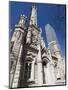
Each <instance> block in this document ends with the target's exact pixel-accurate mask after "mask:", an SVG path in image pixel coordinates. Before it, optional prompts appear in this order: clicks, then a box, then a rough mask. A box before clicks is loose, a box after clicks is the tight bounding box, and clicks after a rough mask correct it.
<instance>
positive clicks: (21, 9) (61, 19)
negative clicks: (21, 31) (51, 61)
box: [9, 1, 66, 56]
mask: <svg viewBox="0 0 68 90" xmlns="http://www.w3.org/2000/svg"><path fill="white" fill-rule="evenodd" d="M32 5H35V6H36V7H37V24H38V27H39V28H40V27H41V28H42V37H43V39H44V41H45V43H46V47H47V46H48V45H47V40H46V33H45V25H46V24H50V25H51V26H52V27H53V28H54V29H55V32H56V36H57V39H58V42H59V45H60V48H61V52H62V55H63V56H65V47H66V44H65V42H66V27H65V26H66V25H65V24H66V21H65V18H66V17H65V15H66V14H65V13H66V12H65V5H58V4H44V3H42V4H41V3H27V2H14V1H10V2H9V29H10V37H12V34H13V32H14V28H15V24H18V22H19V20H20V16H21V14H22V15H23V14H25V15H26V16H27V26H29V20H30V15H31V7H32Z"/></svg>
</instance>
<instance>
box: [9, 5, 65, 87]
mask: <svg viewBox="0 0 68 90" xmlns="http://www.w3.org/2000/svg"><path fill="white" fill-rule="evenodd" d="M26 20H27V17H26V16H25V15H21V17H20V21H19V23H18V24H17V25H15V30H14V33H13V36H12V38H11V41H10V88H17V87H31V86H46V85H63V84H65V63H64V60H63V57H62V56H61V53H60V49H59V48H58V45H57V42H56V40H51V41H49V43H48V48H46V45H45V42H44V40H43V37H42V36H41V34H42V31H41V29H40V28H39V27H38V26H37V8H36V7H35V6H32V13H31V17H30V21H29V27H28V28H27V26H26ZM49 27H50V28H51V26H50V25H49V24H47V25H46V27H45V29H46V30H47V29H48V28H49ZM50 28H49V30H50ZM46 35H47V37H48V31H46ZM51 47H52V48H53V50H54V52H53V53H52V49H51Z"/></svg>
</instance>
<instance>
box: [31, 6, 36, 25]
mask: <svg viewBox="0 0 68 90" xmlns="http://www.w3.org/2000/svg"><path fill="white" fill-rule="evenodd" d="M32 24H33V25H35V26H37V8H36V7H35V5H33V6H32V12H31V18H30V25H32Z"/></svg>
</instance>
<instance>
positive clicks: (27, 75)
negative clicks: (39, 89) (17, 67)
mask: <svg viewBox="0 0 68 90" xmlns="http://www.w3.org/2000/svg"><path fill="white" fill-rule="evenodd" d="M30 76H31V63H25V71H24V79H26V80H28V79H29V78H30Z"/></svg>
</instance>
